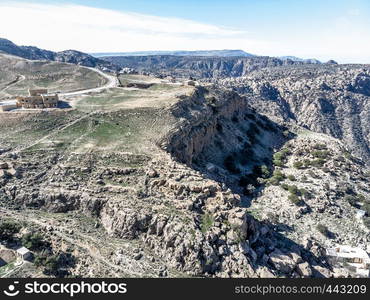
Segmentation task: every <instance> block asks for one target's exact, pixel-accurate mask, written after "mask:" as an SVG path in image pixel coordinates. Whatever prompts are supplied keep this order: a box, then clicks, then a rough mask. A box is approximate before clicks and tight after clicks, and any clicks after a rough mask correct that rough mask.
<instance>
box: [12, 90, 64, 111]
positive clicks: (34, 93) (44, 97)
mask: <svg viewBox="0 0 370 300" xmlns="http://www.w3.org/2000/svg"><path fill="white" fill-rule="evenodd" d="M28 93H29V95H28V96H25V97H17V105H18V107H23V108H51V107H57V106H58V101H59V98H58V94H48V90H47V89H38V90H31V89H30V90H28Z"/></svg>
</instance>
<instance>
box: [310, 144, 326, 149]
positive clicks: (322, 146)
mask: <svg viewBox="0 0 370 300" xmlns="http://www.w3.org/2000/svg"><path fill="white" fill-rule="evenodd" d="M313 148H314V149H316V150H326V149H327V147H326V145H325V144H319V143H317V144H315V145H314V146H313Z"/></svg>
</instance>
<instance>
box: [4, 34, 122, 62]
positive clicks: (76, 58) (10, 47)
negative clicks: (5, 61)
mask: <svg viewBox="0 0 370 300" xmlns="http://www.w3.org/2000/svg"><path fill="white" fill-rule="evenodd" d="M0 52H3V53H6V54H10V55H15V56H19V57H23V58H26V59H30V60H51V61H59V62H66V63H73V64H77V65H82V66H86V67H99V68H104V67H105V68H109V69H116V67H115V66H113V65H112V64H111V63H109V62H107V61H103V60H101V59H98V58H96V57H93V56H91V55H89V54H86V53H83V52H79V51H76V50H65V51H61V52H53V51H49V50H44V49H40V48H37V47H33V46H18V45H16V44H14V43H13V42H11V41H9V40H7V39H2V38H0Z"/></svg>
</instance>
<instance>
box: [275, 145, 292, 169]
mask: <svg viewBox="0 0 370 300" xmlns="http://www.w3.org/2000/svg"><path fill="white" fill-rule="evenodd" d="M291 153H292V152H291V151H290V150H289V149H288V148H283V149H281V150H280V151H279V152H276V153H275V154H274V155H273V164H274V165H275V166H278V167H282V166H284V164H285V163H286V161H287V157H288V155H290V154H291Z"/></svg>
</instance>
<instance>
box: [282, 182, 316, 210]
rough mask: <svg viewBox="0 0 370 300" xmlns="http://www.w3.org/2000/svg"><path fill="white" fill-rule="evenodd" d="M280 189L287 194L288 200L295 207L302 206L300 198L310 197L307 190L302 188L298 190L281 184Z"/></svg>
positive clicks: (292, 186)
mask: <svg viewBox="0 0 370 300" xmlns="http://www.w3.org/2000/svg"><path fill="white" fill-rule="evenodd" d="M280 187H281V188H282V189H284V190H286V191H288V192H289V196H288V200H289V201H290V202H292V203H294V204H295V205H302V204H303V199H302V197H305V198H308V197H310V193H309V192H308V191H307V190H305V189H304V188H301V189H299V188H298V187H297V186H296V185H288V184H286V183H283V184H282V185H281V186H280Z"/></svg>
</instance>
